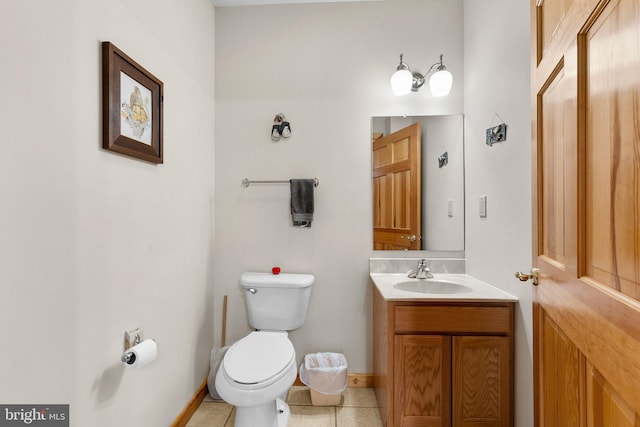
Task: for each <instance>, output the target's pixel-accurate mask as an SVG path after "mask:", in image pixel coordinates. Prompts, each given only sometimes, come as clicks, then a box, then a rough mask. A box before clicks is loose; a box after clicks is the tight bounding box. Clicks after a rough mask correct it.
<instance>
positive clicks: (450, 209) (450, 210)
mask: <svg viewBox="0 0 640 427" xmlns="http://www.w3.org/2000/svg"><path fill="white" fill-rule="evenodd" d="M447 215H448V216H449V218H453V199H449V201H448V203H447Z"/></svg>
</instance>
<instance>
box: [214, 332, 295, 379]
mask: <svg viewBox="0 0 640 427" xmlns="http://www.w3.org/2000/svg"><path fill="white" fill-rule="evenodd" d="M292 364H293V365H294V366H295V350H294V348H293V344H291V341H289V338H288V335H287V333H286V332H273V331H256V332H251V333H250V334H249V335H247V336H246V337H244V338H242V339H241V340H239V341H238V342H236V343H235V344H233V345H232V346H231V348H229V350H227V353H226V354H225V356H224V360H223V366H224V373H225V374H226V376H227V377H228V378H229V379H230V380H231V381H233V382H234V383H235V384H236V386H237V387H238V388H242V389H256V388H262V387H266V386H268V385H270V384H272V383H274V382H275V381H277V380H278V379H280V378H281V377H282V376H283V375H285V374H286V373H287V372H288V371H289V368H290V367H291V365H292Z"/></svg>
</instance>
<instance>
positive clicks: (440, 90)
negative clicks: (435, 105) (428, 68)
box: [429, 70, 453, 98]
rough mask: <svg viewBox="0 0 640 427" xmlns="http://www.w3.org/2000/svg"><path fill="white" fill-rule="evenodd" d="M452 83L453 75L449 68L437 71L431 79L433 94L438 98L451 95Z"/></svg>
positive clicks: (430, 84)
mask: <svg viewBox="0 0 640 427" xmlns="http://www.w3.org/2000/svg"><path fill="white" fill-rule="evenodd" d="M452 85H453V75H452V74H451V73H450V72H449V71H447V70H440V71H437V72H436V73H434V74H433V75H432V76H431V78H430V79H429V89H431V95H432V96H434V97H436V98H438V97H442V96H447V95H449V92H451V86H452Z"/></svg>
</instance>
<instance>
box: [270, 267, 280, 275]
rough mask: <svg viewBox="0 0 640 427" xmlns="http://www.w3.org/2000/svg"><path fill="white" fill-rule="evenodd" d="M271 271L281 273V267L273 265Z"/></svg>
mask: <svg viewBox="0 0 640 427" xmlns="http://www.w3.org/2000/svg"><path fill="white" fill-rule="evenodd" d="M271 273H273V274H280V267H273V268H272V269H271Z"/></svg>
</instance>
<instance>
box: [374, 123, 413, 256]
mask: <svg viewBox="0 0 640 427" xmlns="http://www.w3.org/2000/svg"><path fill="white" fill-rule="evenodd" d="M372 145H373V153H372V159H373V249H374V250H393V249H420V241H421V236H420V233H421V229H420V228H421V227H420V203H421V202H420V123H414V124H412V125H410V126H407V127H406V128H404V129H401V130H399V131H397V132H394V133H392V134H389V135H387V136H384V137H382V138H378V139H376V140H374V141H373V143H372Z"/></svg>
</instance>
